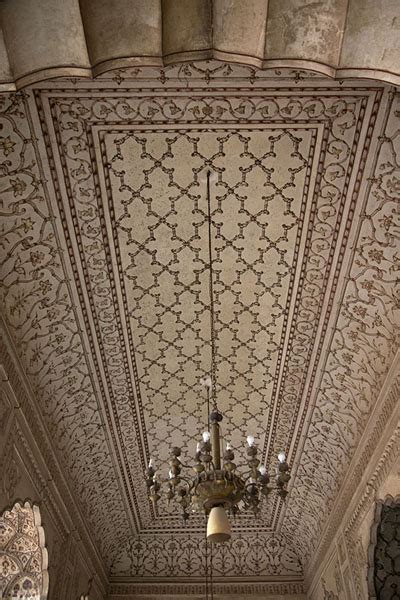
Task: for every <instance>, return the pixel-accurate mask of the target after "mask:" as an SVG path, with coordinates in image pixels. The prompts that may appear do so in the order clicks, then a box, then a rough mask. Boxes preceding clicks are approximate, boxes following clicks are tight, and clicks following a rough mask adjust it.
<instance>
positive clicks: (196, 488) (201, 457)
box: [147, 408, 290, 542]
mask: <svg viewBox="0 0 400 600" xmlns="http://www.w3.org/2000/svg"><path fill="white" fill-rule="evenodd" d="M221 421H222V414H221V413H220V412H219V411H218V409H216V408H215V409H214V410H213V411H212V412H211V414H210V429H211V431H210V432H208V431H205V432H204V433H203V440H202V441H201V442H199V443H198V444H197V451H196V454H195V462H194V464H193V465H191V466H190V465H184V464H183V463H182V462H181V460H180V456H181V454H182V451H181V449H180V448H178V447H176V446H175V447H173V448H172V449H171V455H170V458H169V477H168V479H166V480H164V482H162V481H160V478H159V476H158V474H157V473H156V471H155V468H154V465H153V461H152V460H151V461H150V463H149V466H148V469H147V487H148V489H149V498H150V499H151V501H152V502H153V504H154V505H157V502H158V501H159V500H160V499H161V493H163V492H164V494H165V496H166V498H167V501H168V503H170V502H171V500H176V501H177V502H178V504H180V506H181V507H182V510H183V518H184V520H185V521H186V520H187V519H188V518H189V516H190V513H191V512H192V513H200V514H201V513H203V514H204V515H206V516H209V523H208V538H209V540H210V541H216V542H221V541H226V540H227V539H229V537H230V532H229V533H228V529H229V521H225V519H224V515H223V513H222V512H221V510H219V511H216V510H213V509H216V508H218V509H222V510H223V511H224V514H225V517H226V512H227V513H229V514H230V515H232V516H235V515H236V514H237V513H239V512H243V511H247V510H250V511H252V512H253V513H254V514H255V515H257V514H258V513H259V511H260V507H261V503H262V501H263V499H265V498H266V497H267V496H268V495H269V494H270V493H271V492H272V491H275V492H276V493H277V495H278V496H279V497H280V498H282V499H283V500H284V499H285V498H286V495H287V489H286V488H287V484H288V482H289V479H290V475H289V465H288V464H287V462H286V457H285V455H284V453H281V454H280V455H279V457H278V458H279V464H278V466H277V468H276V474H275V477H274V479H275V482H274V484H271V478H270V476H269V474H268V472H267V469H266V468H265V467H264V466H261V467H260V460H259V459H258V458H257V452H258V451H257V447H256V446H255V444H254V438H253V436H248V438H247V442H248V445H247V448H246V454H247V463H246V464H245V465H242V468H243V467H245V468H246V470H245V471H244V472H240V471H239V468H238V466H237V465H236V464H235V463H234V459H235V455H234V452H233V450H232V448H231V446H230V444H227V446H226V448H225V450H224V452H223V454H222V456H221V432H220V422H221ZM185 469H188V470H192V472H193V475H190V474H188V475H186V474H184V473H183V471H184V470H185ZM162 483H166V488H165V489H163V486H162Z"/></svg>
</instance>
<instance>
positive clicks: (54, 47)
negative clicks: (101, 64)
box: [1, 0, 90, 79]
mask: <svg viewBox="0 0 400 600" xmlns="http://www.w3.org/2000/svg"><path fill="white" fill-rule="evenodd" d="M1 17H2V27H3V32H4V39H5V42H6V47H7V51H8V56H9V60H10V65H11V69H12V72H13V75H14V78H15V79H19V78H22V77H23V76H25V75H28V74H30V73H33V72H35V71H38V70H43V69H50V68H54V67H65V66H68V67H71V68H75V67H80V68H89V67H90V63H89V57H88V54H87V49H86V41H85V35H84V32H83V27H82V20H81V14H80V10H79V3H78V0H62V2H60V1H54V0H40V1H39V2H31V0H15V1H14V0H13V2H4V3H3V6H2V7H1Z"/></svg>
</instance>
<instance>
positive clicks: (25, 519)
mask: <svg viewBox="0 0 400 600" xmlns="http://www.w3.org/2000/svg"><path fill="white" fill-rule="evenodd" d="M48 588H49V575H48V554H47V549H46V547H45V534H44V529H43V527H42V524H41V516H40V510H39V507H38V506H36V505H34V504H32V503H30V502H24V503H22V502H19V501H17V502H15V504H14V505H13V507H12V508H10V509H6V510H5V511H4V512H3V513H2V515H1V517H0V597H1V598H4V600H46V599H47V594H48Z"/></svg>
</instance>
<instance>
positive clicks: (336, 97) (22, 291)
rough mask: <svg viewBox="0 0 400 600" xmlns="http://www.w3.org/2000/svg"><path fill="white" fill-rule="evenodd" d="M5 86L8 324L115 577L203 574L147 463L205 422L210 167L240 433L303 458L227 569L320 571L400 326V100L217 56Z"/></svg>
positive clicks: (219, 319)
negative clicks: (156, 493) (89, 77)
mask: <svg viewBox="0 0 400 600" xmlns="http://www.w3.org/2000/svg"><path fill="white" fill-rule="evenodd" d="M0 100H1V115H0V116H1V123H2V129H1V131H0V159H1V161H2V162H1V163H0V169H1V174H2V177H1V183H0V186H1V188H0V189H1V196H0V218H1V221H0V235H1V238H0V248H1V261H0V274H1V280H2V288H1V306H2V315H3V320H4V324H5V325H6V328H7V330H8V332H9V334H10V337H11V339H12V341H13V344H14V350H15V353H16V355H17V356H18V359H19V361H20V362H21V364H22V366H23V369H24V371H25V373H26V376H27V379H28V381H29V384H30V386H31V390H32V397H33V398H34V399H35V402H36V403H37V405H38V407H39V410H40V412H41V414H42V415H43V418H44V420H45V422H46V425H47V428H48V431H49V432H50V434H51V437H52V440H53V443H54V447H55V448H56V450H57V453H58V456H59V459H60V461H61V463H62V465H63V469H64V473H65V475H66V476H67V477H68V480H69V482H70V485H71V489H72V490H73V491H74V494H75V495H76V498H77V501H78V504H79V507H80V510H81V512H82V515H83V516H84V517H85V519H86V520H87V523H88V526H89V529H90V532H91V535H92V537H93V540H94V541H95V544H96V545H97V547H98V549H99V551H100V554H101V556H102V558H103V560H104V562H105V564H106V565H107V568H108V569H109V570H110V574H111V578H112V580H113V581H114V582H115V584H116V585H117V584H118V582H121V581H130V580H134V579H137V578H140V580H142V581H146V578H153V579H154V577H158V578H161V579H168V578H173V580H174V581H179V580H180V579H181V578H185V577H192V578H196V577H198V576H200V575H202V573H203V572H204V523H203V521H201V520H200V521H199V520H196V518H193V519H191V521H190V522H189V524H188V525H186V526H183V524H182V521H181V518H180V515H179V513H178V511H172V512H168V511H167V509H166V507H165V506H161V508H160V510H159V511H158V513H157V514H155V513H154V510H153V508H152V506H151V504H150V502H149V501H148V499H147V495H146V487H145V481H144V477H143V471H144V469H145V466H146V464H147V461H148V459H149V457H150V455H152V456H154V457H155V459H156V460H157V462H158V464H160V463H161V462H162V460H163V459H165V458H166V457H167V455H168V449H169V447H170V446H171V445H181V446H182V447H183V448H187V453H186V456H187V457H190V456H191V455H192V454H193V452H194V449H195V443H196V441H197V440H198V439H199V436H200V433H201V431H202V430H203V429H204V423H205V418H206V403H205V399H204V395H203V392H202V389H201V387H200V386H199V379H200V377H202V376H203V375H204V374H207V373H209V371H210V348H211V335H212V333H211V330H210V290H209V284H208V277H209V275H208V267H207V261H208V254H207V223H206V217H207V210H206V209H207V201H206V174H207V172H208V171H210V172H211V209H212V244H213V251H214V254H215V280H214V299H215V309H216V322H215V331H214V342H215V348H216V363H217V364H216V373H215V389H216V394H217V398H218V404H219V407H220V410H221V411H222V412H223V413H224V417H225V420H224V423H223V428H224V437H225V439H226V440H230V441H232V443H233V445H234V446H235V448H237V449H238V451H239V450H240V448H241V446H243V444H244V439H245V436H246V435H247V433H253V434H254V435H255V437H256V439H257V443H258V445H259V448H260V451H261V454H262V458H263V461H265V462H266V464H268V465H273V464H274V461H275V457H276V455H277V453H278V452H279V451H280V450H282V449H284V450H285V451H286V452H287V455H288V460H289V463H290V465H291V469H292V480H291V484H290V486H289V496H288V499H287V501H286V503H283V502H282V501H280V500H271V501H270V502H269V503H267V505H266V506H265V507H264V509H263V512H262V515H261V518H260V520H259V521H258V522H254V520H253V518H252V517H248V516H242V517H240V518H238V520H237V522H236V524H235V526H234V536H233V541H232V543H231V544H230V545H228V546H222V547H219V548H218V549H217V550H216V552H217V559H216V560H215V575H216V576H224V577H226V578H232V580H235V578H237V577H240V576H242V577H245V578H247V579H248V580H252V581H257V580H262V579H263V578H264V579H265V577H267V578H270V579H271V580H276V581H278V582H279V581H285V582H294V583H298V584H299V585H300V586H301V582H302V580H303V575H304V570H305V569H306V568H307V564H308V562H309V560H310V557H311V556H312V554H313V553H314V552H315V551H316V548H317V547H318V544H319V543H320V541H321V538H322V535H323V533H324V530H325V527H326V523H327V520H328V517H329V512H330V510H331V507H332V505H333V503H334V501H335V500H336V499H337V497H338V494H339V492H340V485H341V482H342V481H343V478H344V475H345V473H346V468H347V466H348V464H349V461H350V459H351V457H352V455H353V453H354V451H355V449H356V447H357V443H358V441H359V440H360V437H361V435H362V433H363V430H364V428H365V425H366V422H367V420H368V416H369V414H370V412H371V410H372V408H373V406H374V402H375V400H376V397H377V394H378V392H379V389H380V386H381V385H382V382H383V380H384V377H385V374H386V373H387V370H388V368H389V366H390V364H391V360H392V359H393V356H394V352H395V350H396V344H397V340H398V338H397V337H396V336H397V335H398V331H399V308H400V307H399V297H398V293H399V290H398V277H397V273H398V258H399V256H398V229H396V223H395V221H396V218H397V217H398V207H399V203H398V202H399V170H400V167H399V160H400V159H399V152H400V148H399V139H400V138H399V135H400V134H399V110H400V102H399V97H398V95H396V94H394V93H393V90H391V89H390V88H389V87H387V86H385V85H384V84H383V83H379V82H374V83H371V82H370V81H369V82H368V81H358V82H356V81H349V82H346V83H344V82H343V81H341V82H338V81H330V80H327V79H326V78H324V77H320V76H318V75H316V74H315V73H312V72H308V71H304V70H293V69H280V70H279V71H277V70H272V69H264V70H257V69H255V68H251V67H246V66H239V65H237V66H234V65H233V64H227V63H220V62H213V61H207V62H197V63H189V64H185V65H178V66H174V67H168V68H167V69H165V68H158V67H133V68H126V69H119V70H117V71H111V72H110V73H109V74H106V75H103V76H102V77H100V78H98V79H97V80H96V81H86V80H84V79H77V78H69V79H60V80H54V81H51V82H47V83H37V84H34V85H32V86H30V87H29V88H27V89H26V90H24V92H22V93H18V94H12V93H11V94H8V95H6V94H4V95H3V96H1V97H0Z"/></svg>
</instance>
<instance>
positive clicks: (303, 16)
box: [265, 0, 348, 65]
mask: <svg viewBox="0 0 400 600" xmlns="http://www.w3.org/2000/svg"><path fill="white" fill-rule="evenodd" d="M347 3H348V2H347V0H324V1H323V2H313V1H304V0H286V2H285V9H284V10H283V8H282V0H270V2H269V4H268V21H267V34H266V44H265V58H266V59H279V58H288V59H294V58H295V59H303V60H314V61H316V62H320V63H325V64H328V65H337V64H338V61H339V54H340V47H341V42H342V35H343V29H344V26H345V19H346V11H347Z"/></svg>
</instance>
